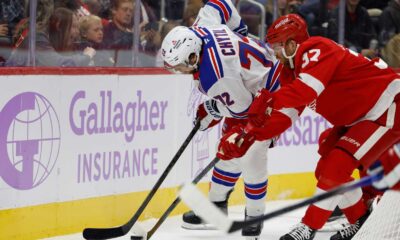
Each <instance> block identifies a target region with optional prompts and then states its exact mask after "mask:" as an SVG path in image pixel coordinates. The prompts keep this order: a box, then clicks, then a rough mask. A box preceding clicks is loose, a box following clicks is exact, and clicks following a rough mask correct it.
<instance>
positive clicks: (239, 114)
mask: <svg viewBox="0 0 400 240" xmlns="http://www.w3.org/2000/svg"><path fill="white" fill-rule="evenodd" d="M228 110H229V113H230V114H231V115H232V117H234V118H239V119H244V118H247V111H249V107H248V108H247V109H246V110H244V111H243V112H240V113H235V112H232V111H231V110H230V109H229V108H228Z"/></svg>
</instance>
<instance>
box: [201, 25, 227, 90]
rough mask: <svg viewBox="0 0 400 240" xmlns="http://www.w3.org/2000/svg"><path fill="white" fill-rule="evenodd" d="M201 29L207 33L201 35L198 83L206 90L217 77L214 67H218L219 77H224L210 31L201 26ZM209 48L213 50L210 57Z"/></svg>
mask: <svg viewBox="0 0 400 240" xmlns="http://www.w3.org/2000/svg"><path fill="white" fill-rule="evenodd" d="M202 30H203V31H204V32H206V34H207V35H206V36H204V37H201V38H202V40H203V43H204V44H203V53H202V58H201V62H200V63H199V71H200V84H201V86H202V88H203V89H204V91H206V92H208V90H209V89H210V88H211V87H212V86H213V85H214V84H215V83H216V82H217V81H218V79H219V78H218V74H217V73H216V72H215V70H214V68H216V69H218V71H219V75H220V78H223V77H224V69H223V67H222V61H221V58H220V57H219V55H218V51H217V46H216V44H215V41H214V39H213V37H212V35H211V33H210V32H209V31H208V30H207V29H205V28H202ZM209 48H212V49H213V50H214V51H213V54H214V55H213V56H214V58H212V56H211V55H210V53H209V51H208V49H209ZM213 59H214V60H215V62H216V64H214V61H213Z"/></svg>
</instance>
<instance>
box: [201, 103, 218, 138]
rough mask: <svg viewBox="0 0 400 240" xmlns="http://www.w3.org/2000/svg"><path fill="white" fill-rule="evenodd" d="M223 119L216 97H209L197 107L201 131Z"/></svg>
mask: <svg viewBox="0 0 400 240" xmlns="http://www.w3.org/2000/svg"><path fill="white" fill-rule="evenodd" d="M221 119H222V116H221V115H220V113H219V111H218V108H217V102H216V101H215V100H214V99H209V100H206V101H204V102H203V103H202V104H200V105H199V106H198V108H197V113H196V121H198V120H199V121H200V131H204V130H206V129H208V128H211V127H213V126H214V125H216V124H218V123H219V122H220V121H221Z"/></svg>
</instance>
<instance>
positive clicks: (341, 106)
mask: <svg viewBox="0 0 400 240" xmlns="http://www.w3.org/2000/svg"><path fill="white" fill-rule="evenodd" d="M294 62H295V69H294V73H295V76H296V79H295V80H294V81H292V83H290V84H286V85H283V84H282V85H283V86H282V87H281V89H280V90H279V91H277V92H275V93H273V95H274V106H273V107H274V109H282V108H293V107H297V108H299V107H301V106H306V105H307V106H309V107H310V108H312V109H313V110H315V111H316V112H318V113H319V114H321V115H322V116H323V117H325V118H326V119H327V120H328V121H329V122H331V123H332V124H333V125H352V124H354V123H356V122H359V121H362V120H372V121H374V120H376V119H377V118H378V117H379V116H381V115H382V114H383V113H384V112H385V111H386V110H387V109H388V108H389V106H390V104H391V103H392V102H393V99H394V97H395V96H396V95H397V94H398V93H399V92H400V77H399V76H398V75H397V74H396V73H395V72H394V71H393V70H392V69H390V68H388V66H387V64H386V63H385V62H384V61H382V60H381V59H374V60H369V59H367V58H365V57H363V56H362V55H360V54H358V53H356V52H354V51H352V50H349V49H346V48H344V47H343V46H341V45H339V44H337V43H335V42H333V41H332V40H330V39H327V38H323V37H311V38H309V39H308V40H306V41H305V42H303V43H302V44H301V45H300V46H299V48H298V51H297V53H296V56H295V60H294ZM281 79H282V75H281ZM282 82H283V81H282Z"/></svg>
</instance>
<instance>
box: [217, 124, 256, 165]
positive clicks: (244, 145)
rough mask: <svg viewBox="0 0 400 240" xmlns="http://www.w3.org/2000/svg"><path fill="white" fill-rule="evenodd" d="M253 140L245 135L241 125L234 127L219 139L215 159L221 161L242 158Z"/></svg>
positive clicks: (248, 134)
mask: <svg viewBox="0 0 400 240" xmlns="http://www.w3.org/2000/svg"><path fill="white" fill-rule="evenodd" d="M255 140H256V138H255V137H254V135H252V134H250V133H245V129H244V126H243V125H237V126H234V127H233V128H232V129H231V130H230V131H229V132H227V133H226V134H225V135H224V136H223V137H222V138H221V141H220V143H219V145H218V153H217V157H218V158H220V159H222V160H231V159H232V158H239V157H242V156H243V155H244V154H246V152H247V150H249V148H250V147H251V145H252V144H253V143H254V142H255Z"/></svg>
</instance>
